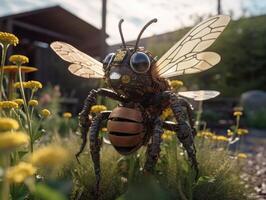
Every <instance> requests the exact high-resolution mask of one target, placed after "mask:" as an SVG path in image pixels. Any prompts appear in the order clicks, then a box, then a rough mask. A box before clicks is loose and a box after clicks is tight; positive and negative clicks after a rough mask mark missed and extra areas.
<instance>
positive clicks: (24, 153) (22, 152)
mask: <svg viewBox="0 0 266 200" xmlns="http://www.w3.org/2000/svg"><path fill="white" fill-rule="evenodd" d="M27 153H28V151H19V152H18V156H19V159H21V158H22V157H23V156H25V155H26V154H27Z"/></svg>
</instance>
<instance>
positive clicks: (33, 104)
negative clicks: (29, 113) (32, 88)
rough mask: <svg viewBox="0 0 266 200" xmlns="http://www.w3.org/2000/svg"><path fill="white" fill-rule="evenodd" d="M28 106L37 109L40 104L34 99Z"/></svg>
mask: <svg viewBox="0 0 266 200" xmlns="http://www.w3.org/2000/svg"><path fill="white" fill-rule="evenodd" d="M28 104H29V106H32V107H36V106H38V104H39V102H38V101H37V100H34V99H32V100H30V101H29V102H28Z"/></svg>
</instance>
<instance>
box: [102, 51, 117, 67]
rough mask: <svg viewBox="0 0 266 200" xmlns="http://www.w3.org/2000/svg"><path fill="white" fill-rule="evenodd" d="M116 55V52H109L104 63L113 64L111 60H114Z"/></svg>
mask: <svg viewBox="0 0 266 200" xmlns="http://www.w3.org/2000/svg"><path fill="white" fill-rule="evenodd" d="M114 57H115V53H109V54H108V55H107V56H106V57H105V58H104V60H103V65H104V66H108V65H109V64H111V62H112V61H113V59H114Z"/></svg>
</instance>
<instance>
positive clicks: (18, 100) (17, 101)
mask: <svg viewBox="0 0 266 200" xmlns="http://www.w3.org/2000/svg"><path fill="white" fill-rule="evenodd" d="M13 101H14V102H15V103H17V104H18V106H21V105H22V104H23V103H24V101H23V99H15V100H13Z"/></svg>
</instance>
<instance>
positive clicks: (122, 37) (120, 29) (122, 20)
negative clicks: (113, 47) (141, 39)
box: [118, 19, 127, 48]
mask: <svg viewBox="0 0 266 200" xmlns="http://www.w3.org/2000/svg"><path fill="white" fill-rule="evenodd" d="M123 22H124V19H120V21H119V24H118V28H119V33H120V37H121V40H122V43H123V46H124V47H125V48H127V46H126V43H125V39H124V36H123V32H122V23H123Z"/></svg>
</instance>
